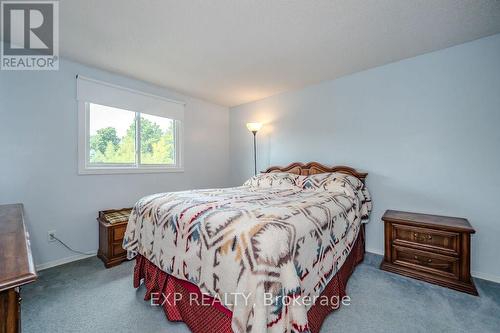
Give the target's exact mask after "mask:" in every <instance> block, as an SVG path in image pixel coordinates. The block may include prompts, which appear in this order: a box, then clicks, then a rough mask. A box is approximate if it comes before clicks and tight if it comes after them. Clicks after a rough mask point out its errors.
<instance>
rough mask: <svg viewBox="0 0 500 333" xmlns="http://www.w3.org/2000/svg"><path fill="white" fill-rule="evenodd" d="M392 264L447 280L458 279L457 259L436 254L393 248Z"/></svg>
mask: <svg viewBox="0 0 500 333" xmlns="http://www.w3.org/2000/svg"><path fill="white" fill-rule="evenodd" d="M392 262H393V263H394V264H397V265H400V266H404V267H408V268H412V269H415V270H419V271H423V272H428V273H432V274H435V275H441V276H444V277H447V278H452V279H458V278H459V259H458V258H456V257H450V256H445V255H441V254H437V253H432V252H427V251H421V250H415V249H411V248H406V247H401V246H393V247H392Z"/></svg>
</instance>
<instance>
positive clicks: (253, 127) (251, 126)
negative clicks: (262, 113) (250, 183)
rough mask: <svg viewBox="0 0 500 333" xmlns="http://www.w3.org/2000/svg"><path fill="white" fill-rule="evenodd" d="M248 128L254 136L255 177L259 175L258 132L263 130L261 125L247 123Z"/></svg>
mask: <svg viewBox="0 0 500 333" xmlns="http://www.w3.org/2000/svg"><path fill="white" fill-rule="evenodd" d="M247 128H248V130H249V131H250V132H252V134H253V167H254V175H255V176H256V175H257V144H256V136H257V132H258V131H259V130H260V129H261V128H262V124H261V123H247Z"/></svg>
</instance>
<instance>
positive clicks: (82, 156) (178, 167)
mask: <svg viewBox="0 0 500 333" xmlns="http://www.w3.org/2000/svg"><path fill="white" fill-rule="evenodd" d="M100 83H103V82H100ZM106 84H107V83H106ZM107 85H110V84H107ZM110 86H113V87H117V88H121V87H119V86H114V85H110ZM122 89H126V90H129V91H131V92H133V93H136V94H144V93H142V92H139V91H135V90H132V89H128V88H122ZM145 95H147V96H149V97H155V98H160V99H163V100H167V101H171V100H168V99H165V98H163V97H159V96H154V95H150V94H145ZM172 102H175V103H180V102H177V101H172ZM91 103H92V102H86V101H82V100H79V101H78V174H80V175H96V174H127V173H163V172H183V171H184V167H183V157H184V156H183V155H184V154H183V146H184V145H183V138H184V136H183V127H184V124H183V121H179V120H176V119H172V120H173V121H174V142H175V164H171V165H165V164H141V163H140V159H141V152H140V150H141V149H140V145H139V138H140V135H141V126H140V121H141V120H140V116H141V114H143V113H142V112H135V122H136V142H135V151H136V155H135V156H136V160H135V163H133V164H122V163H120V164H114V163H113V164H106V163H102V164H95V163H90V161H89V153H90V108H89V106H90V104H91ZM94 104H99V103H94ZM107 106H111V107H113V106H112V105H107ZM119 108H121V109H123V110H126V109H124V108H123V107H119ZM127 111H132V112H134V111H133V110H127ZM145 114H146V113H145ZM165 118H168V117H165Z"/></svg>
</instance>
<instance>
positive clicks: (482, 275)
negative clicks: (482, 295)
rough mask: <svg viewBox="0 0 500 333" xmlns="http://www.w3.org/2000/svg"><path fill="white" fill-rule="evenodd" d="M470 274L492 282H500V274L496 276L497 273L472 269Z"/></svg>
mask: <svg viewBox="0 0 500 333" xmlns="http://www.w3.org/2000/svg"><path fill="white" fill-rule="evenodd" d="M470 274H471V275H472V276H473V277H475V278H478V279H483V280H488V281H491V282H496V283H500V276H496V275H492V274H488V273H481V272H476V271H472V272H471V273H470Z"/></svg>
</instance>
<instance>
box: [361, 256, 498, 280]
mask: <svg viewBox="0 0 500 333" xmlns="http://www.w3.org/2000/svg"><path fill="white" fill-rule="evenodd" d="M365 251H366V252H370V253H372V254H377V255H379V256H384V252H383V251H379V250H377V249H372V248H366V249H365ZM471 275H472V276H473V277H475V278H478V279H483V280H488V281H491V282H496V283H500V276H496V275H492V274H488V273H481V272H476V271H472V272H471Z"/></svg>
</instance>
